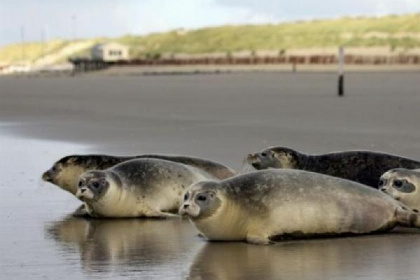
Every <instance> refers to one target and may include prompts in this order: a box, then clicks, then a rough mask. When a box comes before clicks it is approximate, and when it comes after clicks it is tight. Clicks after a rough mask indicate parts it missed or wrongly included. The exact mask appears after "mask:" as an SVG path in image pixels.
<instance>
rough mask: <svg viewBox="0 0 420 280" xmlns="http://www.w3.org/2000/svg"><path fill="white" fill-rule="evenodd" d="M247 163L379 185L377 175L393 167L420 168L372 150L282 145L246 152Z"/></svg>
mask: <svg viewBox="0 0 420 280" xmlns="http://www.w3.org/2000/svg"><path fill="white" fill-rule="evenodd" d="M247 162H248V163H249V164H250V165H252V166H253V167H254V168H255V169H257V170H261V169H268V168H289V169H301V170H306V171H311V172H316V173H322V174H326V175H330V176H334V177H339V178H343V179H348V180H351V181H355V182H358V183H361V184H364V185H367V186H370V187H373V188H378V182H379V178H380V177H381V175H382V174H383V173H385V172H386V171H388V170H390V169H393V168H407V169H416V168H420V162H419V161H416V160H413V159H409V158H403V157H399V156H396V155H391V154H386V153H379V152H371V151H344V152H335V153H328V154H321V155H307V154H303V153H300V152H298V151H295V150H292V149H289V148H285V147H270V148H267V149H265V150H263V151H261V152H257V153H252V154H249V155H248V157H247Z"/></svg>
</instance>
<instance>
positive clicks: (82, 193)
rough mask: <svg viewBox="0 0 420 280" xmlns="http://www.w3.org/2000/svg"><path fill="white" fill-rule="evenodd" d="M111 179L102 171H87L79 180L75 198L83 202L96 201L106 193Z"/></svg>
mask: <svg viewBox="0 0 420 280" xmlns="http://www.w3.org/2000/svg"><path fill="white" fill-rule="evenodd" d="M112 183H113V182H112V179H111V178H109V177H108V176H107V174H106V172H104V171H96V170H95V171H89V172H86V173H83V174H82V175H81V176H80V178H79V183H78V186H77V193H76V196H77V198H79V199H80V200H82V201H84V202H90V201H98V200H99V199H101V198H102V197H103V196H104V195H105V194H106V192H107V191H108V189H109V187H110V184H112Z"/></svg>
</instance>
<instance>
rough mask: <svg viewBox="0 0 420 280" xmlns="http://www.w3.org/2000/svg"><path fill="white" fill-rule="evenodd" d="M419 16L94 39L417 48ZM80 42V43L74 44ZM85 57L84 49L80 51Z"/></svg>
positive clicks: (239, 46)
mask: <svg viewBox="0 0 420 280" xmlns="http://www.w3.org/2000/svg"><path fill="white" fill-rule="evenodd" d="M419 22H420V13H418V14H408V15H398V16H396V15H394V16H385V17H377V18H376V17H358V18H341V19H333V20H313V21H301V22H290V23H281V24H266V25H241V26H220V27H211V28H202V29H197V30H177V31H169V32H164V33H154V34H149V35H146V36H132V35H129V36H123V37H120V38H113V39H109V38H108V39H102V40H99V39H97V40H96V39H95V41H98V42H99V41H102V42H106V41H116V42H120V43H123V44H126V45H128V46H129V47H130V52H131V55H132V57H141V56H145V55H151V54H152V55H153V54H163V53H167V54H168V53H169V54H176V53H186V54H196V53H214V52H225V53H229V52H237V51H251V52H252V51H257V50H290V49H299V48H313V47H316V48H326V47H336V46H339V45H342V46H348V47H381V46H382V47H389V48H390V49H395V48H405V49H410V48H415V47H420V24H419ZM79 41H80V40H79ZM71 43H72V42H71V41H62V40H56V41H51V42H48V43H46V44H41V43H30V44H25V45H24V46H22V45H21V44H15V45H10V46H6V47H4V48H1V49H0V61H13V62H16V61H20V60H21V59H22V58H23V60H26V61H35V60H36V59H37V58H39V57H40V56H42V55H43V54H48V53H52V52H54V51H57V50H59V49H60V48H63V47H64V46H66V45H68V44H71ZM82 53H83V54H84V55H86V54H88V53H89V52H88V50H85V51H83V52H82Z"/></svg>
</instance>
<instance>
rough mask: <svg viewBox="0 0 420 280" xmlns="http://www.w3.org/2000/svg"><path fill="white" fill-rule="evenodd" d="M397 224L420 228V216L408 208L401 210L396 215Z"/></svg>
mask: <svg viewBox="0 0 420 280" xmlns="http://www.w3.org/2000/svg"><path fill="white" fill-rule="evenodd" d="M396 217H397V223H398V224H399V225H400V226H404V227H415V228H420V214H419V213H417V212H415V211H413V210H410V209H408V208H405V207H403V208H400V209H398V210H397V213H396Z"/></svg>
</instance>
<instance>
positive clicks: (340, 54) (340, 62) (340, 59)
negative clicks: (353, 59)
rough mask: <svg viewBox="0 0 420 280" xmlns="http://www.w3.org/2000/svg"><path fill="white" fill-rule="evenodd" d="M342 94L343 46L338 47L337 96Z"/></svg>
mask: <svg viewBox="0 0 420 280" xmlns="http://www.w3.org/2000/svg"><path fill="white" fill-rule="evenodd" d="M343 95H344V47H342V46H341V47H340V48H339V49H338V96H343Z"/></svg>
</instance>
